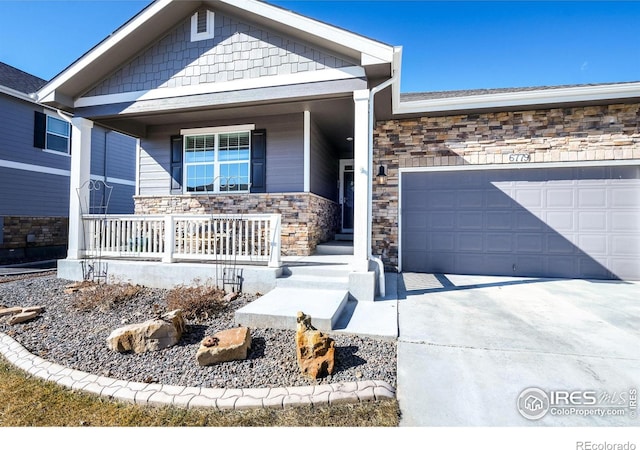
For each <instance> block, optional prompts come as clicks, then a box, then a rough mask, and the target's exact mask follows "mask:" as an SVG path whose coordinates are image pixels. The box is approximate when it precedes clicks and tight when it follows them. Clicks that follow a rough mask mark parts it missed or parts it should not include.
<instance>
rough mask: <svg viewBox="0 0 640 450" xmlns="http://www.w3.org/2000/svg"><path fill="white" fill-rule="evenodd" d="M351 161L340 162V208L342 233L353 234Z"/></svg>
mask: <svg viewBox="0 0 640 450" xmlns="http://www.w3.org/2000/svg"><path fill="white" fill-rule="evenodd" d="M353 182H354V179H353V160H352V159H341V160H340V206H341V207H342V232H343V233H353Z"/></svg>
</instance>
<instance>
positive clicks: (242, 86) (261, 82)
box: [74, 66, 365, 108]
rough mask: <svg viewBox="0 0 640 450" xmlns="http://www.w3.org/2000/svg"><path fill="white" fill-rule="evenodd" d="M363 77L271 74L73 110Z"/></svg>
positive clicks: (109, 99) (128, 95) (117, 97)
mask: <svg viewBox="0 0 640 450" xmlns="http://www.w3.org/2000/svg"><path fill="white" fill-rule="evenodd" d="M364 76H365V72H364V69H363V68H362V67H359V66H350V67H342V68H340V69H322V70H313V71H309V72H301V73H294V74H289V75H271V76H265V77H260V78H250V79H242V80H233V81H226V82H223V83H202V84H197V85H193V86H180V87H174V88H157V89H151V90H145V91H133V92H123V93H121V94H107V95H96V96H92V97H81V98H79V99H77V100H76V101H75V102H74V107H76V108H84V107H87V106H100V105H109V104H116V103H130V102H136V101H143V100H160V99H165V98H175V97H185V96H189V95H200V94H213V93H220V92H232V91H242V90H247V89H259V88H267V87H278V86H287V85H294V84H305V83H317V82H322V81H334V80H348V79H354V78H363V77H364Z"/></svg>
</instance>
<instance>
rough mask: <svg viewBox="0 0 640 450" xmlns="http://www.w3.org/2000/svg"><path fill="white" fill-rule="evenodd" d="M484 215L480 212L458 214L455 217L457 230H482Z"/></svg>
mask: <svg viewBox="0 0 640 450" xmlns="http://www.w3.org/2000/svg"><path fill="white" fill-rule="evenodd" d="M483 216H484V213H483V212H482V211H466V212H458V213H457V214H456V217H457V219H458V222H457V224H458V229H459V230H464V231H466V230H482V229H483V228H484V220H483Z"/></svg>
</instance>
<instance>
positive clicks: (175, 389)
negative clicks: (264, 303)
mask: <svg viewBox="0 0 640 450" xmlns="http://www.w3.org/2000/svg"><path fill="white" fill-rule="evenodd" d="M0 354H1V355H2V356H4V357H5V358H6V359H7V360H8V361H9V362H10V363H11V364H13V365H15V366H16V367H18V368H20V369H22V370H24V371H25V372H27V373H29V374H30V375H32V376H34V377H37V378H41V379H43V380H45V381H50V382H54V383H57V384H59V385H62V386H66V387H68V388H70V389H73V390H78V391H84V392H87V393H91V394H96V395H100V396H104V397H107V398H109V399H114V400H120V401H125V402H131V403H135V404H139V405H154V406H162V405H172V406H176V407H182V408H216V409H219V410H228V409H236V410H239V409H249V408H286V407H290V406H301V405H336V404H341V403H358V402H369V401H376V400H385V399H387V400H388V399H393V398H395V389H394V388H393V387H392V386H391V385H389V384H388V383H386V382H384V381H358V382H348V383H333V384H324V385H317V386H298V387H278V388H261V389H260V388H254V389H219V388H198V387H186V386H170V385H163V384H154V383H137V382H129V381H122V380H117V379H114V378H108V377H102V376H97V375H93V374H90V373H87V372H81V371H79V370H73V369H69V368H67V367H63V366H61V365H58V364H53V363H51V362H48V361H46V360H44V359H42V358H40V357H38V356H35V355H33V354H31V353H29V352H28V351H27V350H26V349H25V348H24V347H23V346H22V345H20V344H19V343H18V342H16V341H15V340H14V339H12V338H11V337H9V336H7V335H6V334H4V333H0Z"/></svg>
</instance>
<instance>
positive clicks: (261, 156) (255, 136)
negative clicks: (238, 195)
mask: <svg viewBox="0 0 640 450" xmlns="http://www.w3.org/2000/svg"><path fill="white" fill-rule="evenodd" d="M251 192H257V193H263V192H267V130H254V131H253V132H252V133H251Z"/></svg>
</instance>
